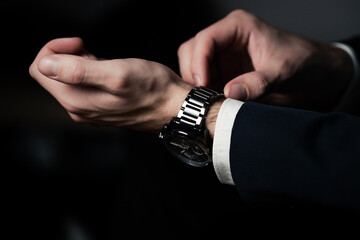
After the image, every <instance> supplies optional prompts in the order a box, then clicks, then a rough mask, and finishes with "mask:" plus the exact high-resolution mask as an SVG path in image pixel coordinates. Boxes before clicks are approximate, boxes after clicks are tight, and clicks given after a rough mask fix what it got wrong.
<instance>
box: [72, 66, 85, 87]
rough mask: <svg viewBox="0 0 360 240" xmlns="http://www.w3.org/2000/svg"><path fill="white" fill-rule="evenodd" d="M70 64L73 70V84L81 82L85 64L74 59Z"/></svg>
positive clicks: (83, 78)
mask: <svg viewBox="0 0 360 240" xmlns="http://www.w3.org/2000/svg"><path fill="white" fill-rule="evenodd" d="M72 66H73V70H72V79H71V82H72V83H73V84H81V83H83V82H84V80H85V76H86V64H83V62H82V61H75V62H74V63H73V64H72Z"/></svg>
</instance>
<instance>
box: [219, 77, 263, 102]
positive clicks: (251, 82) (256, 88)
mask: <svg viewBox="0 0 360 240" xmlns="http://www.w3.org/2000/svg"><path fill="white" fill-rule="evenodd" d="M268 83H269V79H268V78H267V77H266V76H265V74H263V73H261V72H258V71H253V72H248V73H245V74H242V75H240V76H238V77H236V78H234V79H233V80H231V81H230V82H228V83H227V84H226V86H225V87H224V93H225V97H227V98H233V99H237V100H242V101H246V100H254V99H256V98H258V97H260V96H261V95H262V94H264V92H265V90H266V87H267V85H268Z"/></svg>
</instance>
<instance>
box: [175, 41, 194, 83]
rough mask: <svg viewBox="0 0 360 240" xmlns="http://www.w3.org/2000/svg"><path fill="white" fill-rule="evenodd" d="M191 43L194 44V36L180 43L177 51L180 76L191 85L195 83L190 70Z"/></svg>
mask: <svg viewBox="0 0 360 240" xmlns="http://www.w3.org/2000/svg"><path fill="white" fill-rule="evenodd" d="M193 45H194V38H191V39H190V40H188V41H187V42H185V43H183V44H181V46H180V47H179V49H178V52H177V53H178V59H179V67H180V74H181V77H182V79H183V80H184V81H185V82H187V83H189V84H191V85H195V83H194V79H193V76H192V72H191V58H192V50H193Z"/></svg>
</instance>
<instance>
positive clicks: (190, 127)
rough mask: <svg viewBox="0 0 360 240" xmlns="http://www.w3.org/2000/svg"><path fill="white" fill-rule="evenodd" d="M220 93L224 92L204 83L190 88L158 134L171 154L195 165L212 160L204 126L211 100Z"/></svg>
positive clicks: (210, 145)
mask: <svg viewBox="0 0 360 240" xmlns="http://www.w3.org/2000/svg"><path fill="white" fill-rule="evenodd" d="M221 97H223V94H219V93H217V92H216V91H214V90H211V89H209V88H205V87H194V88H193V89H192V90H191V91H190V92H189V94H188V96H187V97H186V99H185V101H184V103H183V104H182V106H181V109H180V111H179V113H178V115H177V116H176V117H174V118H173V119H172V120H171V121H170V123H169V124H168V125H166V126H165V127H164V129H163V131H162V132H161V133H160V136H159V137H160V138H161V139H163V141H164V144H165V147H166V148H167V149H168V150H169V152H170V153H171V154H173V155H174V156H175V157H176V158H178V159H179V160H181V161H183V162H184V163H187V164H189V165H191V166H195V167H204V166H207V165H208V164H209V163H210V162H212V160H211V147H212V140H211V137H210V136H209V133H208V130H207V129H206V127H205V118H206V114H207V112H208V110H209V107H210V106H211V104H212V103H214V102H215V101H216V100H218V99H219V98H221Z"/></svg>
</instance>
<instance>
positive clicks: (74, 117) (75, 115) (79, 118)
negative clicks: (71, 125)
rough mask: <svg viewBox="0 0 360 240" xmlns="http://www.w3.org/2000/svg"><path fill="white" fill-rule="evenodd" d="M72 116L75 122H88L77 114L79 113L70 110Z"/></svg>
mask: <svg viewBox="0 0 360 240" xmlns="http://www.w3.org/2000/svg"><path fill="white" fill-rule="evenodd" d="M68 114H69V116H70V118H71V119H72V120H73V121H74V122H78V123H86V122H87V121H86V119H85V118H83V117H81V116H79V115H77V114H73V113H71V112H68Z"/></svg>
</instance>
